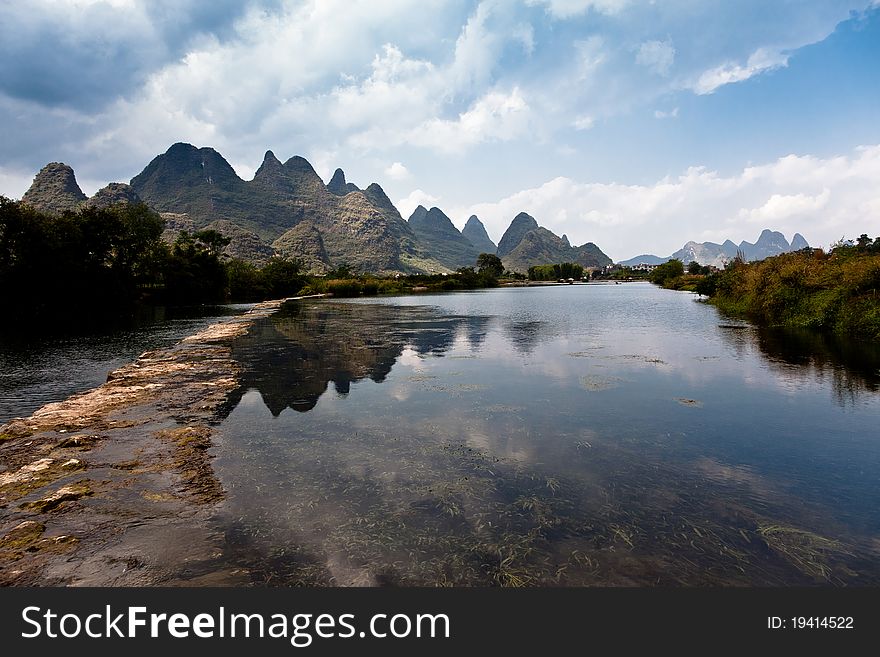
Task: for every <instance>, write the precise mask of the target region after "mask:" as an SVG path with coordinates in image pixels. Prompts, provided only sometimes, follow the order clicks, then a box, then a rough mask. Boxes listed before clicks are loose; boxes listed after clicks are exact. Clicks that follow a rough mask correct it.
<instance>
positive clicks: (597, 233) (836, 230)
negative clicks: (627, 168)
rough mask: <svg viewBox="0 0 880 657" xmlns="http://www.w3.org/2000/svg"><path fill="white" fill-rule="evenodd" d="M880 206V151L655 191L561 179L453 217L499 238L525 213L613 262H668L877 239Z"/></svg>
mask: <svg viewBox="0 0 880 657" xmlns="http://www.w3.org/2000/svg"><path fill="white" fill-rule="evenodd" d="M878 209H880V145H875V146H863V147H859V148H857V149H856V150H855V151H854V152H853V153H852V154H851V155H849V156H840V157H832V158H826V159H822V158H817V157H814V156H810V155H804V156H797V155H789V156H786V157H783V158H780V159H778V160H775V161H773V162H770V163H767V164H763V165H760V166H753V167H747V168H745V169H743V170H742V171H741V172H740V173H738V174H736V175H732V176H727V177H725V176H721V175H719V174H718V173H716V172H714V171H710V170H707V169H705V168H702V167H692V168H690V169H688V170H687V171H685V172H684V173H682V174H681V175H679V176H678V177H676V178H664V179H662V180H659V181H657V182H656V183H655V184H653V185H624V184H618V183H608V184H600V183H579V182H576V181H574V180H571V179H570V178H566V177H559V178H554V179H553V180H550V181H548V182H546V183H544V184H543V185H541V186H539V187H536V188H533V189H527V190H523V191H521V192H517V193H516V194H513V195H511V196H508V197H506V198H502V199H500V200H499V201H496V202H494V203H479V204H476V205H471V206H467V207H461V208H450V210H451V211H452V212H451V214H452V215H453V216H468V215H470V214H476V215H478V216H479V217H480V218H481V219H482V220H483V222H484V223H485V224H486V227H487V229H488V231H489V234H490V235H491V236H494V237H495V238H498V237H500V235H501V234H502V233H503V232H504V230H505V229H506V228H507V225H508V224H509V223H510V220H511V219H512V218H513V217H514V216H515V215H516V214H517V213H519V212H522V211H525V212H528V213H529V214H531V215H532V216H534V217H535V218H536V219H537V220H538V222H539V223H540V224H541V225H544V226H546V227H547V228H549V229H551V230H553V231H554V232H555V233H557V234H560V235H561V234H562V233H566V234H568V236H569V239H570V240H571V242H572V244H581V243H583V242H586V241H592V242H595V243H596V244H598V245H599V246H600V248H602V249H603V250H605V251H606V253H608V255H610V256H611V257H612V258H614V259H615V260H622V259H625V258H628V257H630V256H633V255H636V254H638V253H655V254H656V255H660V256H665V255H668V254H670V253H672V252H673V251H675V250H677V249H679V248H681V245H682V244H683V243H684V242H685V241H687V240H690V239H693V240H695V241H716V242H721V241H723V240H724V239H727V238H730V239H732V240H733V241H734V242H739V241H741V240H743V239H746V240H749V241H753V240H754V239H755V238H756V237H757V236H758V233H759V232H760V230H761V229H763V228H771V229H773V230H779V231H782V232H783V233H785V234H786V236H787V237H788V238H789V239H790V238H791V237H792V235H793V234H794V233H795V232H800V233H802V234H803V235H804V236H805V237H806V238H807V239H808V240H810V241H811V244H813V245H814V246H821V245H824V246H827V245H829V244H830V243H832V242H833V241H835V240H836V239H838V238H840V236H841V235H847V236H850V237H852V236H855V235H859V234H861V233H863V232H868V233H869V234H874V233H877V232H880V231H878V229H877V221H878V219H877V211H878ZM872 231H873V232H872Z"/></svg>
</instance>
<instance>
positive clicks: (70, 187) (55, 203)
mask: <svg viewBox="0 0 880 657" xmlns="http://www.w3.org/2000/svg"><path fill="white" fill-rule="evenodd" d="M85 200H86V195H85V194H83V191H82V190H81V189H80V188H79V185H78V184H77V182H76V176H75V175H74V173H73V169H71V168H70V167H69V166H67V165H66V164H64V163H63V162H50V163H49V164H47V165H46V166H44V167H43V168H42V169H40V172H39V173H38V174H37V175H36V177H34V182H33V183H31V186H30V188H29V189H28V190H27V191H26V192H25V193H24V196H22V197H21V201H22V203H25V204H27V205H29V206H31V207H32V208H35V209H37V210H39V211H41V212H46V213H49V214H61V213H62V212H64V211H65V210H71V211H72V210H76V209H77V207H79V205H80V204H81V203H82V202H83V201H85Z"/></svg>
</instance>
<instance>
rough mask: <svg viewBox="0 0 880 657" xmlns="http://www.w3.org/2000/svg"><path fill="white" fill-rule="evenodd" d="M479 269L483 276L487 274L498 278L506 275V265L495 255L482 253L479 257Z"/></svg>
mask: <svg viewBox="0 0 880 657" xmlns="http://www.w3.org/2000/svg"><path fill="white" fill-rule="evenodd" d="M477 269H478V270H479V271H480V273H481V274H483V273H487V274H491V275H493V276H495V277H498V276H501V274H503V273H504V264H503V263H502V262H501V258H499V257H498V256H497V255H495V254H494V253H481V254H480V255H479V257H477Z"/></svg>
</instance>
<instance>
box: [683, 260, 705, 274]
mask: <svg viewBox="0 0 880 657" xmlns="http://www.w3.org/2000/svg"><path fill="white" fill-rule="evenodd" d="M702 269H703V268H702V267H701V266H700V263H699V262H697V261H696V260H691V262H690V264H688V268H687V272H688V274H691V275H694V276H696V275H697V274H699V273H700V272H702Z"/></svg>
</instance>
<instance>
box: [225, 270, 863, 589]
mask: <svg viewBox="0 0 880 657" xmlns="http://www.w3.org/2000/svg"><path fill="white" fill-rule="evenodd" d="M235 353H236V356H237V358H238V359H239V360H240V361H241V363H242V365H243V367H244V370H245V372H244V386H243V388H242V389H241V390H240V392H239V393H238V394H237V395H236V396H235V398H234V399H233V400H232V404H231V410H230V413H229V415H228V417H227V418H226V419H225V420H224V421H223V423H222V424H221V426H220V434H221V436H220V440H219V442H218V445H217V447H216V448H215V453H216V455H217V459H216V460H215V466H216V469H217V471H218V474H219V476H220V477H221V479H222V481H223V483H224V485H225V487H226V489H227V490H228V491H229V495H228V498H227V500H226V502H225V503H224V505H223V507H222V509H221V511H220V512H219V515H218V517H217V518H216V522H217V523H219V525H220V527H221V528H222V529H223V530H224V531H225V535H226V547H225V554H224V557H223V559H224V560H225V561H226V562H227V565H236V566H241V567H244V568H247V569H248V571H249V572H251V574H252V578H253V580H254V581H255V582H257V583H268V584H271V585H277V584H306V585H324V584H330V585H374V584H399V585H416V584H420V585H432V586H434V585H478V586H488V585H507V586H517V585H527V586H534V585H655V584H660V585H684V584H686V585H716V584H720V585H801V584H819V585H865V584H873V585H877V584H878V583H880V558H878V557H880V432H878V431H877V426H878V419H880V392H878V390H880V352H878V349H877V346H876V345H864V344H858V343H855V342H852V341H849V342H847V341H835V340H828V339H825V338H822V337H821V336H817V335H815V334H810V333H780V332H773V331H767V330H758V329H756V328H753V327H750V326H748V325H746V324H744V323H742V322H737V321H735V320H729V319H726V318H723V317H721V316H719V314H718V313H717V311H716V310H715V309H714V308H712V307H711V306H707V305H705V304H701V303H697V302H695V297H694V296H693V295H690V294H686V293H676V292H670V291H665V290H660V289H657V288H655V287H653V286H650V285H647V284H628V285H615V286H563V287H548V288H513V289H497V290H490V291H481V292H474V293H460V294H449V295H437V296H414V297H403V298H387V299H379V300H375V299H370V300H358V301H352V302H334V301H322V300H309V301H302V302H293V303H288V304H287V305H286V306H285V307H284V308H283V309H282V311H281V312H279V313H278V314H276V315H275V316H273V317H271V318H268V319H266V320H265V321H262V322H261V323H260V324H258V325H257V326H256V327H255V328H254V329H253V330H252V331H251V332H250V334H249V335H248V336H246V337H245V338H243V339H241V340H240V341H239V342H238V343H237V344H236V347H235Z"/></svg>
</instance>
